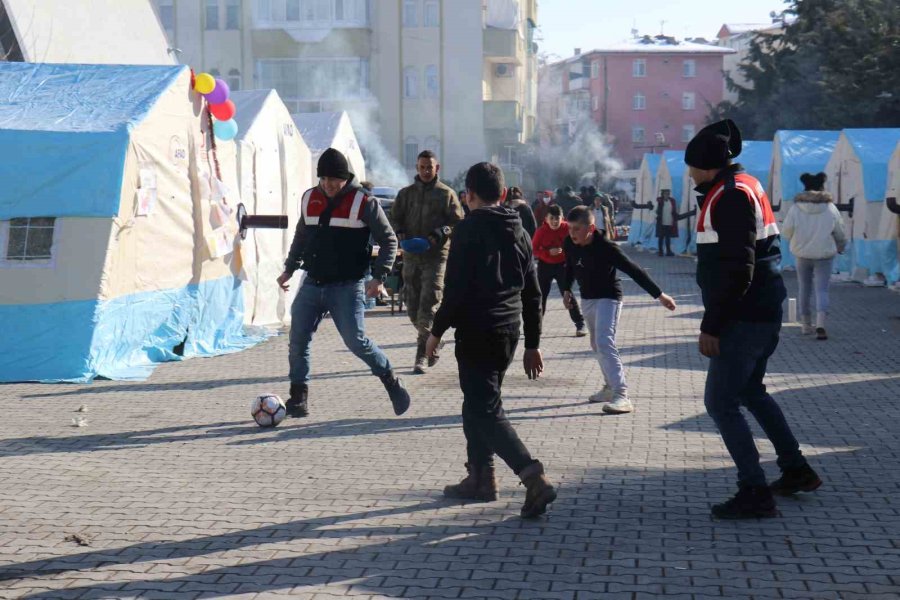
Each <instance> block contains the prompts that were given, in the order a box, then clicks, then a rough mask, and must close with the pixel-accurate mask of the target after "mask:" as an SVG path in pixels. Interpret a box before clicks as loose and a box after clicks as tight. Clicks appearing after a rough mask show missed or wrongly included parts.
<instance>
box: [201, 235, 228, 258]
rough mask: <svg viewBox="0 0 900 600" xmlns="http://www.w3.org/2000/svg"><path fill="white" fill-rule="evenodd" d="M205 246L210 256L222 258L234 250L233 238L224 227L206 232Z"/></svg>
mask: <svg viewBox="0 0 900 600" xmlns="http://www.w3.org/2000/svg"><path fill="white" fill-rule="evenodd" d="M206 247H207V249H208V250H209V256H210V258H222V257H223V256H227V255H228V254H230V253H231V252H233V251H234V239H233V238H232V236H231V235H230V234H229V233H228V230H227V229H226V228H225V227H219V228H218V229H215V230H213V231H212V232H211V233H208V234H206Z"/></svg>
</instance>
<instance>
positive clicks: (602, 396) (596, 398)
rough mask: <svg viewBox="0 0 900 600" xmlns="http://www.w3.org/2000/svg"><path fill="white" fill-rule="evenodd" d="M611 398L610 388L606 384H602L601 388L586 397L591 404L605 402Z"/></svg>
mask: <svg viewBox="0 0 900 600" xmlns="http://www.w3.org/2000/svg"><path fill="white" fill-rule="evenodd" d="M612 399H613V391H612V388H611V387H609V386H608V385H604V386H603V389H602V390H600V391H599V392H597V393H596V394H594V395H593V396H591V397H590V398H588V402H590V403H591V404H605V403H606V402H610V401H612Z"/></svg>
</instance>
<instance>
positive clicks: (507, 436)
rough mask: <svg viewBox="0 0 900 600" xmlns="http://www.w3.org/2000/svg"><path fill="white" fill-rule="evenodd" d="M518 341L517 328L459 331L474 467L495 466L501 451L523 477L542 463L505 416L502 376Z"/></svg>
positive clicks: (465, 425) (465, 417) (458, 354)
mask: <svg viewBox="0 0 900 600" xmlns="http://www.w3.org/2000/svg"><path fill="white" fill-rule="evenodd" d="M518 343H519V329H518V327H516V328H514V329H510V330H509V331H471V332H470V331H460V330H459V329H457V330H456V361H457V363H458V365H459V387H460V388H461V389H462V393H463V408H462V418H463V433H464V434H465V436H466V455H467V457H468V461H469V465H470V466H473V467H482V466H488V465H492V464H493V463H494V454H495V453H496V454H497V455H498V456H499V457H500V458H501V459H503V461H504V462H505V463H506V464H507V465H509V467H510V468H511V469H512V470H513V471H514V472H515V473H516V474H517V475H518V474H519V473H520V472H521V471H522V470H523V469H525V468H526V467H528V466H529V465H532V464H534V463H535V462H537V461H536V460H534V458H532V457H531V454H529V453H528V450H527V449H526V448H525V445H524V444H523V443H522V441H521V440H520V439H519V436H518V435H517V434H516V431H515V429H513V427H512V424H511V423H510V422H509V419H508V418H507V417H506V413H505V412H504V410H503V400H502V399H501V392H500V388H501V387H502V385H503V377H504V376H505V375H506V370H507V369H508V368H509V365H510V364H511V363H512V359H513V355H514V354H515V352H516V346H517V345H518Z"/></svg>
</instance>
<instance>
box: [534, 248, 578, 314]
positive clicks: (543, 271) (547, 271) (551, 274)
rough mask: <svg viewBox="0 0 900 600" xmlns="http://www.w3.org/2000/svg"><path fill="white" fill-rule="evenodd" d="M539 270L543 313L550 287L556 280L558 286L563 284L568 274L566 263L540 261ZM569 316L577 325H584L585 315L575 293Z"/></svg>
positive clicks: (545, 308) (545, 309)
mask: <svg viewBox="0 0 900 600" xmlns="http://www.w3.org/2000/svg"><path fill="white" fill-rule="evenodd" d="M537 272H538V285H539V286H540V288H541V314H542V315H543V314H544V313H545V312H547V297H548V296H549V295H550V287H551V286H552V285H553V282H554V280H555V281H556V285H557V286H559V287H561V286H562V281H563V278H564V277H565V275H566V264H565V263H560V264H558V265H551V264H550V263H545V262H541V261H538V269H537ZM569 318H571V319H572V322H573V323H575V326H576V327H581V326H582V325H584V316H583V315H582V314H581V309H580V308H579V307H578V300H576V299H575V296H574V295H573V296H572V308H570V309H569Z"/></svg>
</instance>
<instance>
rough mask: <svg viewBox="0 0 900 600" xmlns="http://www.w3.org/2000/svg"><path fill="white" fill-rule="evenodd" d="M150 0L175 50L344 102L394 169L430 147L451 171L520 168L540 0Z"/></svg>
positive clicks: (217, 71)
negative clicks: (486, 165)
mask: <svg viewBox="0 0 900 600" xmlns="http://www.w3.org/2000/svg"><path fill="white" fill-rule="evenodd" d="M153 2H154V4H155V6H156V8H157V13H158V16H159V20H160V23H161V24H162V26H163V28H164V29H165V30H166V33H167V35H168V38H169V42H170V45H171V48H172V50H171V51H172V52H173V53H175V54H176V55H177V57H178V60H179V61H180V62H182V63H183V64H188V65H191V66H192V67H193V68H195V69H198V70H205V71H208V72H210V73H212V74H214V75H216V76H219V77H222V78H223V79H225V80H226V81H227V82H228V83H229V85H230V86H231V87H232V88H235V89H241V88H243V89H250V88H274V89H276V90H278V93H279V95H280V96H281V97H282V99H283V100H284V101H285V103H286V104H287V106H288V108H289V110H291V112H294V113H298V112H320V111H335V110H347V111H348V112H349V113H350V116H351V120H352V121H353V126H354V129H356V131H357V135H358V136H359V137H360V141H361V143H362V145H363V147H364V149H365V150H366V153H367V159H368V160H369V161H372V160H375V161H376V162H379V161H384V160H385V157H393V158H394V159H396V161H399V163H400V165H399V166H400V167H401V168H402V169H403V172H402V173H401V175H400V176H399V177H398V176H395V177H393V178H394V179H398V178H403V177H405V178H407V179H408V178H410V177H411V175H412V173H413V169H414V164H415V157H416V155H418V153H419V152H420V151H421V150H424V149H432V150H434V151H436V152H437V153H438V154H439V155H440V156H441V159H442V162H443V164H444V173H443V174H444V177H445V179H453V177H454V176H455V175H456V174H457V173H458V172H459V171H461V170H462V169H464V168H466V167H468V166H470V165H471V164H473V163H475V162H478V161H481V160H486V159H492V160H495V161H498V162H500V163H501V164H503V165H504V166H505V167H507V169H508V170H509V171H510V175H511V181H512V182H513V183H516V182H517V181H518V179H519V178H520V177H521V169H520V167H519V161H520V160H521V154H522V149H523V146H524V144H525V143H526V142H527V141H529V140H530V139H531V136H532V135H533V133H534V128H535V121H536V115H535V113H536V101H537V65H536V51H535V50H536V48H535V45H534V42H533V37H534V30H535V28H536V25H537V1H536V0H153ZM378 140H380V142H381V144H383V148H379V147H377V146H378ZM382 150H386V152H384V151H382ZM376 170H377V169H376ZM387 171H389V169H387V168H384V169H382V172H387ZM396 171H397V169H394V172H396ZM376 183H379V182H376ZM391 183H395V184H397V183H400V182H391Z"/></svg>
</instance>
